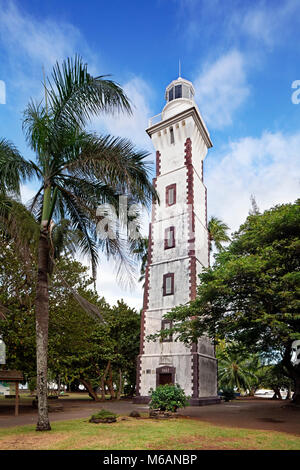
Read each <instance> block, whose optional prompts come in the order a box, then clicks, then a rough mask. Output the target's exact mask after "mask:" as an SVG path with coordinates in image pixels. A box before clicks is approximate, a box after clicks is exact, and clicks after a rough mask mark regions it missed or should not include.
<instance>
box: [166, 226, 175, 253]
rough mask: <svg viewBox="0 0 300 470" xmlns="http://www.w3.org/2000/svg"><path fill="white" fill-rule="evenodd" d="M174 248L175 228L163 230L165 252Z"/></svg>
mask: <svg viewBox="0 0 300 470" xmlns="http://www.w3.org/2000/svg"><path fill="white" fill-rule="evenodd" d="M174 246H175V227H169V228H166V230H165V250H167V249H168V248H174Z"/></svg>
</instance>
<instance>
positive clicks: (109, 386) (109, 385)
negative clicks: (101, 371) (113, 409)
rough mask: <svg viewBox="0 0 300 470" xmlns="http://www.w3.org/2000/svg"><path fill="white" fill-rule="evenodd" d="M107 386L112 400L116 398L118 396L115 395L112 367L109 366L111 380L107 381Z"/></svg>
mask: <svg viewBox="0 0 300 470" xmlns="http://www.w3.org/2000/svg"><path fill="white" fill-rule="evenodd" d="M107 386H108V390H109V393H110V397H111V398H112V399H113V398H115V397H116V394H115V391H114V384H113V378H112V370H111V365H109V379H108V380H107Z"/></svg>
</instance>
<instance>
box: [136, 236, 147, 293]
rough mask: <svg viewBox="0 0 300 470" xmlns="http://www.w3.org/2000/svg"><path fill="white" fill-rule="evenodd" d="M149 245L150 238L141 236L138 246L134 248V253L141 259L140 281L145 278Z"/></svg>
mask: <svg viewBox="0 0 300 470" xmlns="http://www.w3.org/2000/svg"><path fill="white" fill-rule="evenodd" d="M148 247H149V238H148V237H140V238H139V239H138V240H137V243H136V247H135V248H134V250H133V253H134V254H135V255H136V257H137V259H138V260H139V261H141V268H140V278H139V282H142V281H144V280H145V274H146V265H147V260H148ZM143 287H144V285H143Z"/></svg>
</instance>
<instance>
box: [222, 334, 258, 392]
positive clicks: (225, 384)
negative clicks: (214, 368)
mask: <svg viewBox="0 0 300 470" xmlns="http://www.w3.org/2000/svg"><path fill="white" fill-rule="evenodd" d="M216 357H217V359H218V381H219V387H220V388H222V390H223V389H224V388H229V389H234V388H236V389H237V391H238V392H240V391H241V390H244V391H250V390H251V389H252V388H253V387H255V385H257V384H258V377H257V371H258V369H259V367H260V359H259V356H258V355H257V354H249V352H248V351H247V350H245V348H244V347H243V346H241V345H240V344H237V343H231V344H226V343H225V342H223V343H222V342H220V343H219V344H218V346H217V348H216Z"/></svg>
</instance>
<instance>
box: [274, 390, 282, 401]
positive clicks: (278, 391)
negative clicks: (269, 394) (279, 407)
mask: <svg viewBox="0 0 300 470" xmlns="http://www.w3.org/2000/svg"><path fill="white" fill-rule="evenodd" d="M273 392H274V396H273V400H277V398H278V399H279V400H282V396H281V393H280V389H279V388H278V387H274V388H273Z"/></svg>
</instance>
